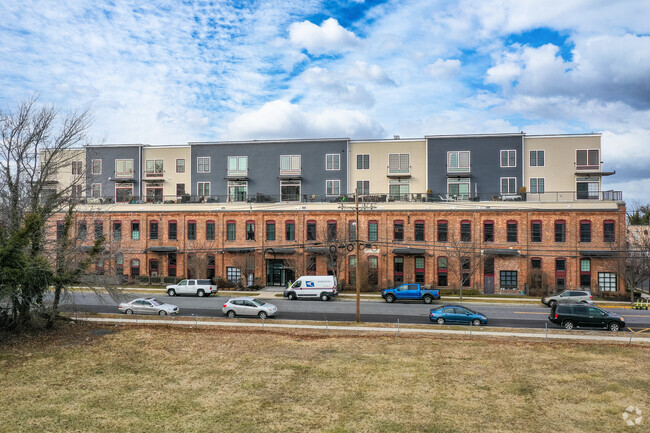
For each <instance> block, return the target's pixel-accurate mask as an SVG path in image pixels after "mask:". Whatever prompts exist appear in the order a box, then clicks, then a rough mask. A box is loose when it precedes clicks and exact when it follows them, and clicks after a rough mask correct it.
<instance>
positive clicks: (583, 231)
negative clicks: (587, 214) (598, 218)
mask: <svg viewBox="0 0 650 433" xmlns="http://www.w3.org/2000/svg"><path fill="white" fill-rule="evenodd" d="M580 242H591V221H580Z"/></svg>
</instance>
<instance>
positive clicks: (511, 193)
mask: <svg viewBox="0 0 650 433" xmlns="http://www.w3.org/2000/svg"><path fill="white" fill-rule="evenodd" d="M503 179H508V180H509V179H514V180H515V191H514V192H504V191H503V190H502V189H501V188H502V187H503ZM509 183H510V182H508V184H509ZM499 192H500V194H501V195H514V194H518V193H519V191H518V190H517V178H516V177H514V176H506V177H500V178H499Z"/></svg>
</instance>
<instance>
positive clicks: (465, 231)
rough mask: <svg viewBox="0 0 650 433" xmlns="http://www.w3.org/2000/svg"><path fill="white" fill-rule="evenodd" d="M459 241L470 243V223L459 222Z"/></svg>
mask: <svg viewBox="0 0 650 433" xmlns="http://www.w3.org/2000/svg"><path fill="white" fill-rule="evenodd" d="M460 240H461V241H462V242H471V241H472V223H471V222H469V221H461V222H460Z"/></svg>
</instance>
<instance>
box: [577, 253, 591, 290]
mask: <svg viewBox="0 0 650 433" xmlns="http://www.w3.org/2000/svg"><path fill="white" fill-rule="evenodd" d="M580 287H582V288H587V287H591V260H590V259H580Z"/></svg>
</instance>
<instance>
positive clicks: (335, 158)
mask: <svg viewBox="0 0 650 433" xmlns="http://www.w3.org/2000/svg"><path fill="white" fill-rule="evenodd" d="M325 160H326V163H325V169H326V170H340V169H341V155H339V154H338V153H330V154H327V155H325Z"/></svg>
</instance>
